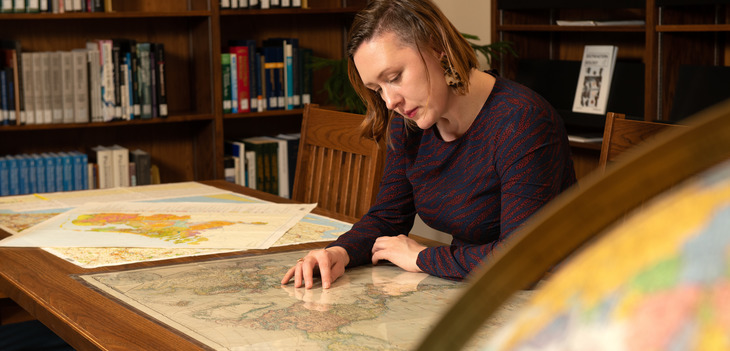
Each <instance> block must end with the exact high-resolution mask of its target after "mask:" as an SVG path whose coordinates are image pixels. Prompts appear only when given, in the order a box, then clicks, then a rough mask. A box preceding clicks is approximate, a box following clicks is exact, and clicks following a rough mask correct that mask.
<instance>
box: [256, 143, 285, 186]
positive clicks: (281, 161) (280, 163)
mask: <svg viewBox="0 0 730 351" xmlns="http://www.w3.org/2000/svg"><path fill="white" fill-rule="evenodd" d="M261 139H263V140H271V141H273V142H275V143H277V144H278V146H277V148H276V172H277V173H276V178H277V179H278V184H277V189H278V193H277V195H279V196H281V197H283V198H287V199H288V198H290V193H289V156H288V153H289V145H288V142H287V140H285V139H282V138H275V137H268V136H264V137H261ZM272 176H273V175H272Z"/></svg>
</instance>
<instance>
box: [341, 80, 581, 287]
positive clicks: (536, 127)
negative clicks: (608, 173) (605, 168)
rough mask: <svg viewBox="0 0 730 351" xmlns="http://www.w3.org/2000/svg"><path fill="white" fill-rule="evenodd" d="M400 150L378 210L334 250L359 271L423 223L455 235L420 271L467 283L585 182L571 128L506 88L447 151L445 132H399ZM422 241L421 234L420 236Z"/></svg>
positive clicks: (422, 261) (425, 255)
mask: <svg viewBox="0 0 730 351" xmlns="http://www.w3.org/2000/svg"><path fill="white" fill-rule="evenodd" d="M391 139H392V144H393V146H392V148H389V150H388V157H387V159H386V167H385V173H384V176H383V180H382V183H381V187H380V192H379V194H378V196H377V200H376V203H375V205H374V206H373V207H372V208H371V210H370V211H369V212H368V214H366V215H365V216H364V217H363V219H362V220H361V221H360V222H358V223H356V224H355V225H354V226H353V228H352V230H351V231H349V232H348V233H346V234H344V235H343V236H341V237H340V238H339V239H338V240H337V241H336V242H335V243H333V244H332V245H337V246H342V247H344V248H345V249H346V250H347V252H348V254H349V255H350V265H351V266H354V265H360V264H365V263H368V262H369V261H370V255H371V253H370V251H371V249H372V245H373V243H374V241H375V239H376V238H377V237H378V236H382V235H398V234H405V233H408V232H409V231H410V229H411V227H412V226H413V220H414V218H415V214H416V213H418V215H419V216H420V217H421V218H422V219H423V221H424V222H425V223H426V224H427V225H429V226H430V227H432V228H434V229H437V230H439V231H442V232H445V233H449V234H451V235H452V236H453V241H452V243H451V245H447V246H439V247H432V248H428V249H426V250H424V251H422V252H421V253H420V254H419V256H418V260H417V264H418V266H419V267H420V268H421V269H422V270H423V271H425V272H427V273H430V274H432V275H435V276H439V277H444V278H450V279H462V278H464V277H465V276H466V275H467V274H469V272H471V271H472V270H473V269H474V268H475V267H476V266H478V265H479V264H480V263H482V262H483V261H485V260H488V259H489V257H491V255H492V253H493V252H494V250H495V249H498V248H499V246H500V245H501V243H502V241H503V240H505V239H507V238H508V237H509V235H510V234H511V233H512V232H513V231H514V230H515V229H516V228H518V227H519V226H520V225H521V224H522V223H523V222H524V221H525V220H526V219H527V218H529V217H530V216H531V215H532V214H533V213H534V212H536V211H537V210H538V209H539V208H540V207H542V206H543V205H544V204H545V203H547V202H548V201H549V200H550V199H552V198H554V197H555V196H556V195H557V194H559V193H560V192H561V191H562V190H564V189H565V188H567V187H568V186H570V185H571V184H573V183H574V182H575V174H574V171H573V165H572V161H571V158H570V151H569V146H568V141H567V136H566V133H565V130H564V129H563V126H562V120H561V118H560V116H559V115H558V114H557V113H556V112H555V110H554V109H553V108H552V107H551V106H550V105H549V104H548V103H547V102H546V101H545V100H544V99H542V97H540V96H539V95H537V94H535V93H534V92H532V91H530V90H528V89H526V88H524V87H523V86H521V85H519V84H516V83H514V82H510V81H508V80H504V79H499V78H498V79H497V83H496V84H495V87H494V89H493V91H492V94H491V95H490V97H489V99H488V100H487V102H486V103H485V105H484V107H483V108H482V110H481V112H480V114H479V116H477V119H476V120H475V121H474V123H473V124H472V126H471V127H470V128H469V130H468V131H467V132H466V133H465V134H464V135H463V136H462V137H460V138H459V139H457V140H455V141H453V142H444V141H443V140H442V139H441V138H440V137H439V136H438V132H437V131H436V130H435V128H431V129H427V130H419V129H415V130H412V129H408V130H406V127H405V125H404V122H403V120H402V118H396V119H395V120H394V121H393V122H392V125H391ZM416 234H417V233H416Z"/></svg>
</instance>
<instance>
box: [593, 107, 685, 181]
mask: <svg viewBox="0 0 730 351" xmlns="http://www.w3.org/2000/svg"><path fill="white" fill-rule="evenodd" d="M676 127H684V126H682V125H679V124H664V123H656V122H647V121H637V120H632V119H626V115H624V114H622V113H614V112H608V113H607V114H606V126H605V128H604V129H603V144H601V155H600V157H599V159H598V169H599V170H600V171H601V172H603V171H605V170H606V165H607V164H608V162H611V161H613V160H614V159H616V157H617V156H618V155H620V154H622V153H624V152H625V151H627V150H628V149H631V148H633V147H634V146H636V145H638V144H640V143H642V142H644V141H646V140H648V139H650V138H652V137H654V135H656V134H657V133H659V132H661V131H664V130H666V129H668V128H676Z"/></svg>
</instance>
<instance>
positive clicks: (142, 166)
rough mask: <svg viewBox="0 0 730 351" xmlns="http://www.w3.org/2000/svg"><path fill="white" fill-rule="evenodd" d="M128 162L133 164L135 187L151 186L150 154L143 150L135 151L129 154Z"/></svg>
mask: <svg viewBox="0 0 730 351" xmlns="http://www.w3.org/2000/svg"><path fill="white" fill-rule="evenodd" d="M129 161H130V162H134V164H135V178H137V185H149V184H151V180H150V174H151V173H150V166H151V165H152V158H151V157H150V154H149V153H148V152H146V151H144V150H140V149H136V150H133V151H130V152H129Z"/></svg>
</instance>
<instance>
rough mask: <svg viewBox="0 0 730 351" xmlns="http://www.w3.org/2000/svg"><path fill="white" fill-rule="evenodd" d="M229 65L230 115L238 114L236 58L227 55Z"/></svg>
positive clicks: (232, 55) (234, 55)
mask: <svg viewBox="0 0 730 351" xmlns="http://www.w3.org/2000/svg"><path fill="white" fill-rule="evenodd" d="M229 59H230V65H231V73H230V74H231V113H238V57H237V56H236V54H234V53H230V55H229Z"/></svg>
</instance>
